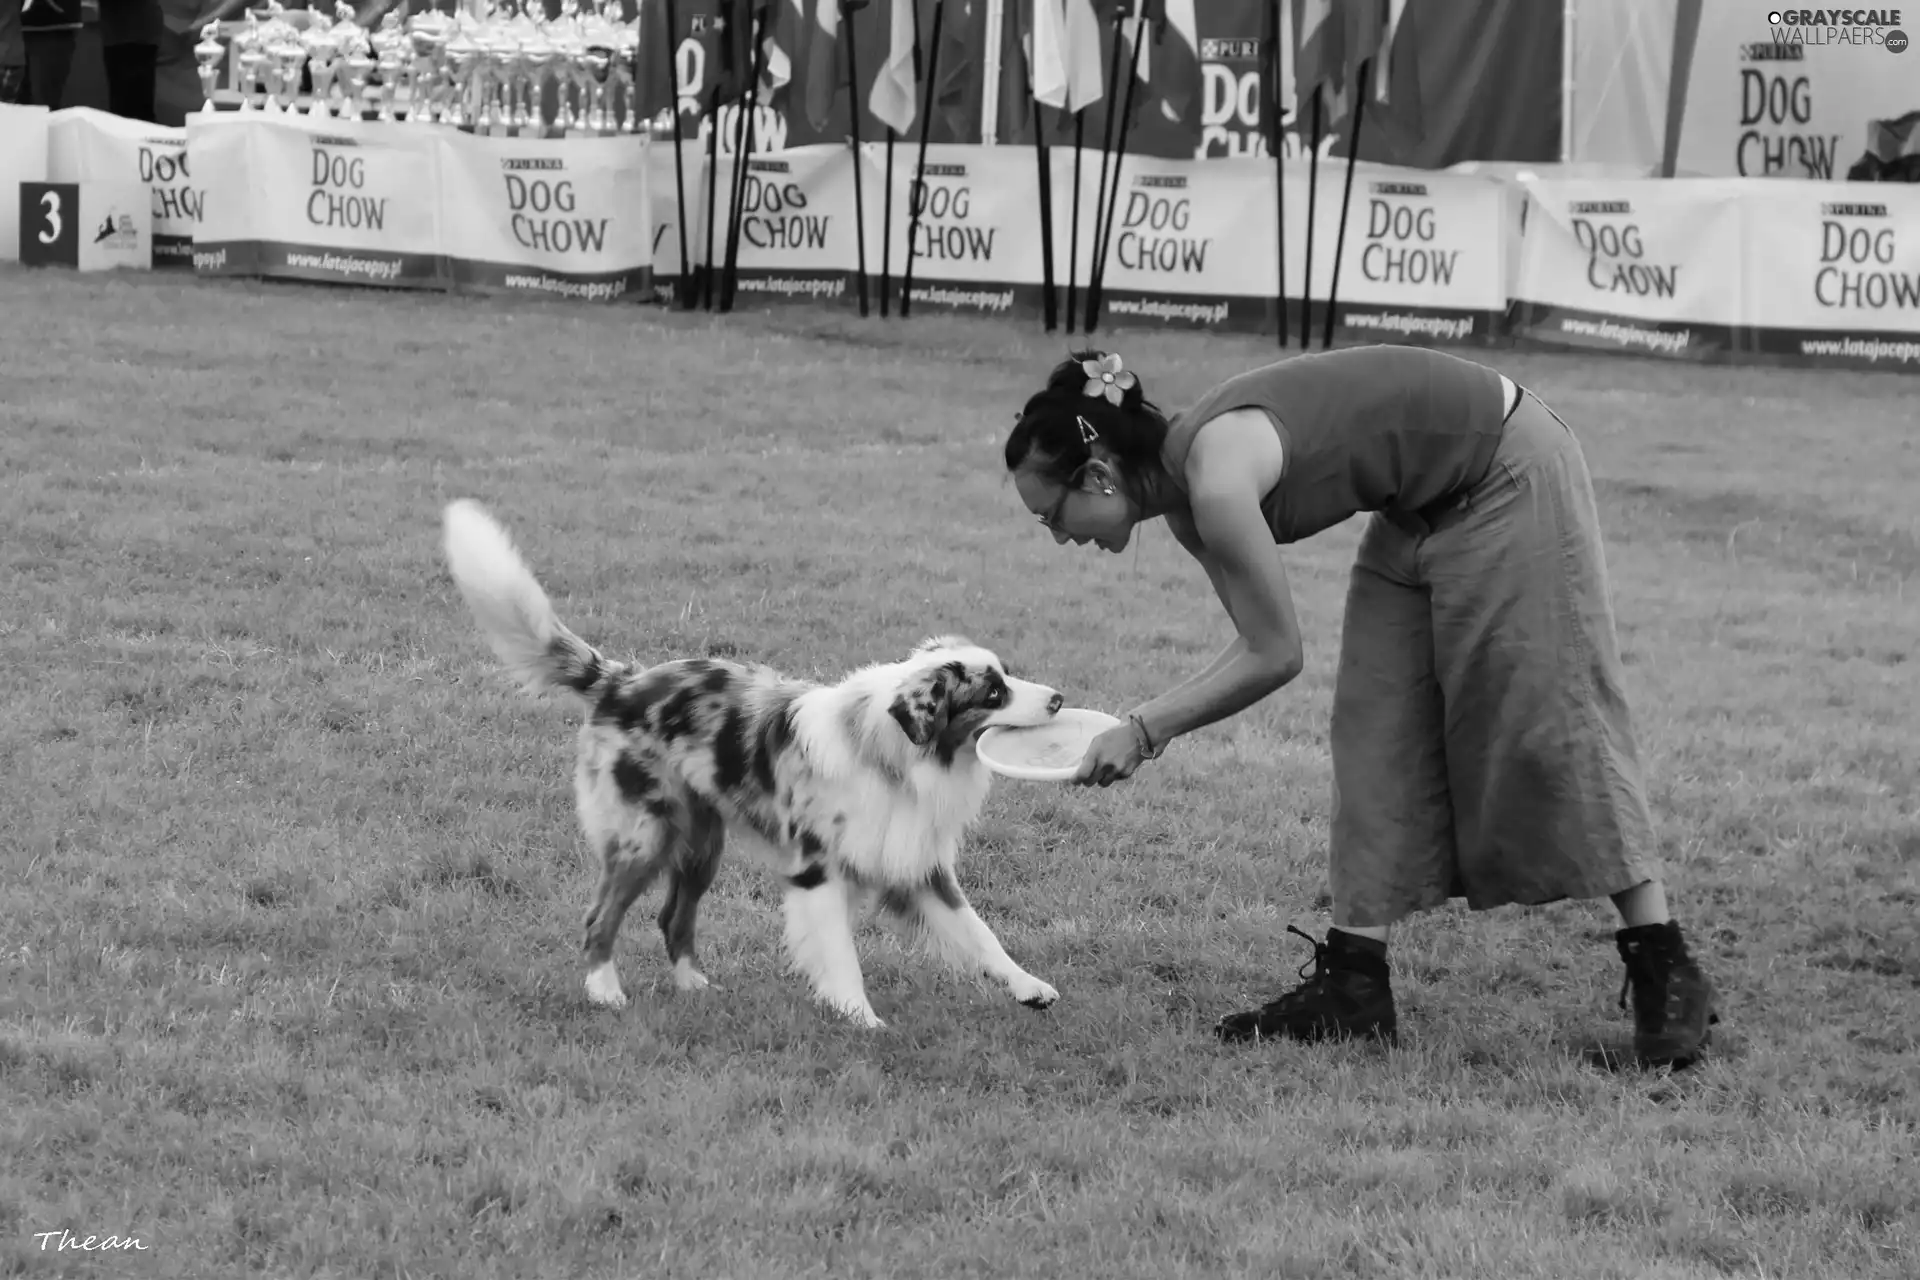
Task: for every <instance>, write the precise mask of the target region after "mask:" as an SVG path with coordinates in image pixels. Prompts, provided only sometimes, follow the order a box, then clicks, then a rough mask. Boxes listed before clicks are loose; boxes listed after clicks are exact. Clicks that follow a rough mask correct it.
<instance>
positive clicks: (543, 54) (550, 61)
mask: <svg viewBox="0 0 1920 1280" xmlns="http://www.w3.org/2000/svg"><path fill="white" fill-rule="evenodd" d="M520 56H521V57H522V58H524V59H525V60H526V63H527V69H528V73H529V75H530V76H531V77H532V80H533V84H532V87H531V89H530V90H529V99H530V105H531V106H532V109H533V118H532V119H531V120H530V121H529V122H528V123H529V124H530V125H531V126H532V127H533V128H534V129H535V130H536V131H538V132H540V133H542V134H544V133H545V132H546V127H547V102H546V97H547V94H546V89H547V81H548V80H550V79H554V78H555V75H556V73H557V72H558V70H559V67H560V51H559V50H558V49H556V48H554V47H553V44H552V42H551V41H549V40H548V39H547V37H546V35H545V34H544V33H541V34H538V35H536V36H535V37H534V39H533V40H532V41H531V42H529V43H527V44H524V45H521V46H520ZM565 89H566V86H565V85H564V84H560V83H557V82H556V85H555V95H556V97H561V96H562V95H564V93H565ZM554 118H555V121H556V122H557V121H558V120H559V115H558V107H557V106H556V113H555V117H554Z"/></svg>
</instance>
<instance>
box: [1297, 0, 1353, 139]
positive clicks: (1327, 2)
mask: <svg viewBox="0 0 1920 1280" xmlns="http://www.w3.org/2000/svg"><path fill="white" fill-rule="evenodd" d="M1335 5H1336V0H1293V92H1294V102H1295V104H1296V105H1295V107H1294V110H1296V111H1298V110H1299V109H1300V104H1304V103H1305V102H1306V101H1307V99H1308V98H1309V97H1310V96H1312V94H1313V91H1314V90H1315V89H1317V88H1319V87H1320V86H1321V85H1327V86H1329V87H1331V88H1334V89H1338V88H1340V87H1342V86H1343V85H1344V84H1345V83H1346V76H1345V74H1344V71H1345V64H1344V62H1343V60H1342V57H1341V48H1340V45H1341V37H1342V36H1343V35H1345V30H1344V24H1343V22H1342V21H1341V20H1340V16H1339V15H1338V14H1337V13H1336V12H1335Z"/></svg>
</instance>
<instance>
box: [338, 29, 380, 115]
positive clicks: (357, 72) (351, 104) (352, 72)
mask: <svg viewBox="0 0 1920 1280" xmlns="http://www.w3.org/2000/svg"><path fill="white" fill-rule="evenodd" d="M373 67H374V62H373V59H372V58H371V57H369V56H368V55H367V50H366V49H365V48H364V47H362V46H360V45H355V46H354V48H353V52H351V53H349V54H348V55H347V56H346V57H345V58H342V59H341V60H340V80H341V98H342V102H341V104H340V105H341V107H342V110H341V112H340V114H341V115H343V116H345V117H346V118H347V119H349V120H365V119H366V118H367V80H368V78H369V77H371V76H372V75H373Z"/></svg>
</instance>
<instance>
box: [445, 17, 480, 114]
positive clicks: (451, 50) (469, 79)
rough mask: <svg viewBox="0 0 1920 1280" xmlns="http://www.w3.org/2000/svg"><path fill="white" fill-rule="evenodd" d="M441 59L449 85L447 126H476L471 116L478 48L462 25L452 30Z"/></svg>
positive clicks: (478, 57)
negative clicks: (444, 58)
mask: <svg viewBox="0 0 1920 1280" xmlns="http://www.w3.org/2000/svg"><path fill="white" fill-rule="evenodd" d="M445 57H446V60H447V73H448V76H449V78H450V83H449V85H448V87H447V114H446V116H445V117H444V118H445V119H446V120H447V121H448V123H450V124H455V125H476V124H477V123H478V120H477V118H476V116H475V114H474V101H473V88H474V85H473V78H474V73H475V69H476V68H477V67H478V66H479V63H480V46H479V44H478V43H476V42H475V41H474V39H473V37H472V36H471V35H470V34H468V31H467V28H466V26H465V25H464V24H462V25H460V26H458V27H456V28H455V29H454V32H453V34H452V35H451V36H449V37H448V38H447V44H446V51H445Z"/></svg>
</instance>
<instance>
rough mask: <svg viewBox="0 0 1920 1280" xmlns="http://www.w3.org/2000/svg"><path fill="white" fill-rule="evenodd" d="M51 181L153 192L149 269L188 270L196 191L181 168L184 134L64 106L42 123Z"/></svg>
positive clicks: (184, 159)
mask: <svg viewBox="0 0 1920 1280" xmlns="http://www.w3.org/2000/svg"><path fill="white" fill-rule="evenodd" d="M47 176H48V179H49V180H50V181H53V182H89V181H92V182H140V183H144V184H145V185H146V186H147V187H148V188H150V189H151V190H152V192H153V224H152V225H153V265H154V266H155V267H191V266H192V265H193V234H194V228H195V226H196V225H197V224H198V223H199V221H200V190H199V188H198V187H197V186H196V185H195V184H194V181H193V178H192V176H191V175H190V174H189V172H188V168H187V131H186V130H185V129H166V128H162V127H161V126H159V125H157V124H148V123H146V122H144V121H141V120H128V119H126V118H124V117H122V116H116V115H109V114H108V113H107V112H104V111H95V110H93V109H92V108H91V107H70V108H68V109H67V110H65V111H56V112H54V113H53V115H52V116H50V117H49V118H48V121H47Z"/></svg>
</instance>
